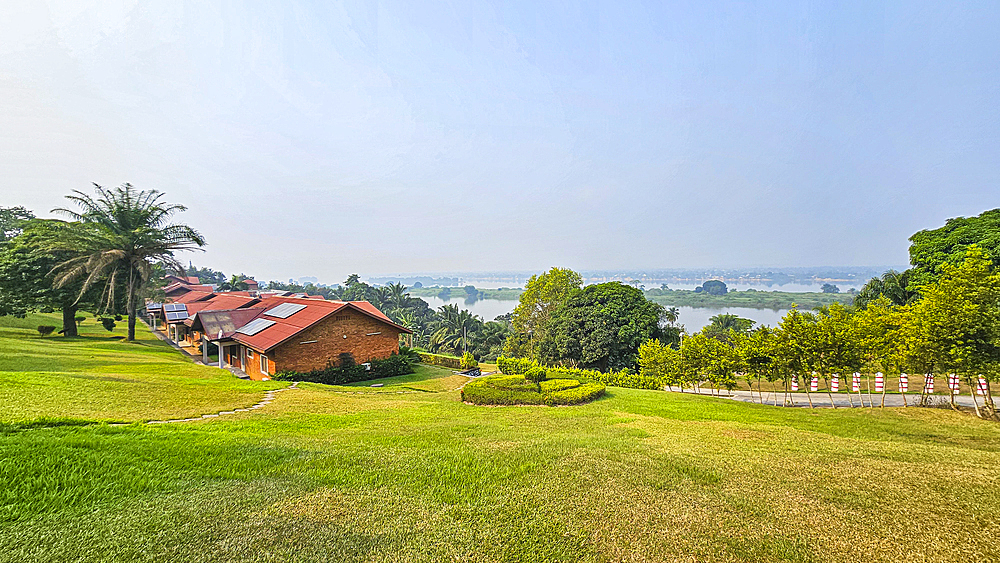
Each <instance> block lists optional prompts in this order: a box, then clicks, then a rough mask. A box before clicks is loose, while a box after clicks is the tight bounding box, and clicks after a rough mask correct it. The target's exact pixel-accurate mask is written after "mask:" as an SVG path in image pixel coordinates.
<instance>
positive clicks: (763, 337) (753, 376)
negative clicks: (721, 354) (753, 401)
mask: <svg viewBox="0 0 1000 563" xmlns="http://www.w3.org/2000/svg"><path fill="white" fill-rule="evenodd" d="M773 340H774V336H773V332H772V331H771V329H770V328H768V327H766V326H763V327H760V328H758V329H756V330H753V331H750V332H749V333H747V334H741V335H738V336H737V337H736V338H735V339H734V345H735V352H736V369H737V370H738V371H740V372H741V373H743V374H744V377H745V378H746V380H747V385H748V386H749V387H750V396H751V398H752V397H753V382H754V381H756V382H757V396H758V397H759V398H760V402H761V403H763V402H764V396H763V393H762V391H761V380H763V379H766V380H768V381H773V379H771V377H772V374H773V373H774V371H775V369H774V358H773V353H774V343H773ZM775 401H777V399H775Z"/></svg>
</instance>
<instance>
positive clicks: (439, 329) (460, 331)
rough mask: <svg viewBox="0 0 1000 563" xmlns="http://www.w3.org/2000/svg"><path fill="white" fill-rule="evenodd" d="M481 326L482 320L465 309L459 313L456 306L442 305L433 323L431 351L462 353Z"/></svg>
mask: <svg viewBox="0 0 1000 563" xmlns="http://www.w3.org/2000/svg"><path fill="white" fill-rule="evenodd" d="M482 325H483V321H482V319H480V318H479V317H477V316H476V315H473V314H472V313H470V312H469V311H467V310H465V309H462V310H461V311H460V310H459V309H458V305H442V306H441V307H439V308H438V315H437V319H436V321H435V322H434V323H433V328H434V333H433V334H432V335H431V339H430V346H431V350H432V351H447V352H452V353H464V352H466V351H467V350H468V349H469V343H470V342H471V339H472V338H474V337H475V335H476V333H478V332H479V331H480V330H481V328H482Z"/></svg>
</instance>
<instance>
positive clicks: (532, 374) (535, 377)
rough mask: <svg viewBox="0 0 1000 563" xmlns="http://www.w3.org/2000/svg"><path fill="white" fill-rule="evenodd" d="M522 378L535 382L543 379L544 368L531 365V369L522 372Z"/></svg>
mask: <svg viewBox="0 0 1000 563" xmlns="http://www.w3.org/2000/svg"><path fill="white" fill-rule="evenodd" d="M524 378H525V379H527V380H528V381H533V382H535V383H540V382H542V381H545V368H543V367H540V366H533V367H532V368H531V369H529V370H528V371H526V372H524Z"/></svg>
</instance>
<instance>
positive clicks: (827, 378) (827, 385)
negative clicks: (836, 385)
mask: <svg viewBox="0 0 1000 563" xmlns="http://www.w3.org/2000/svg"><path fill="white" fill-rule="evenodd" d="M823 381H826V394H827V396H829V397H830V406H831V407H833V408H837V403H835V402H834V401H833V389H832V388H831V387H830V378H829V377H826V378H824V379H823Z"/></svg>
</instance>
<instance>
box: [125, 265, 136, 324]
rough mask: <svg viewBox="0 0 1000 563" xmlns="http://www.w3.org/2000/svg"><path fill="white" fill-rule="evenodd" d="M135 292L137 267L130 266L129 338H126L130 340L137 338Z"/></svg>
mask: <svg viewBox="0 0 1000 563" xmlns="http://www.w3.org/2000/svg"><path fill="white" fill-rule="evenodd" d="M135 293H136V287H135V268H130V269H129V274H128V305H127V306H128V338H126V340H128V341H129V342H132V341H134V340H135V310H136V302H135Z"/></svg>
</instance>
